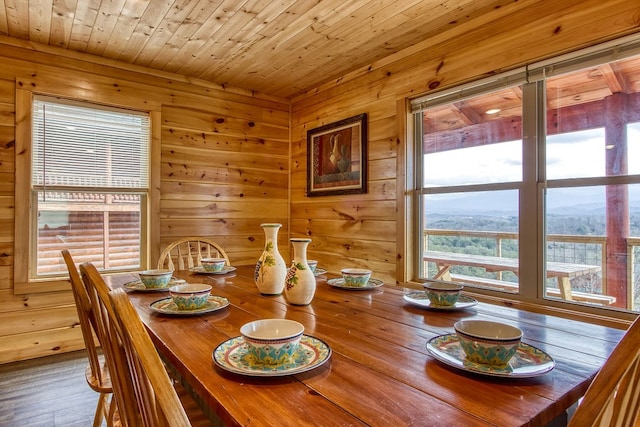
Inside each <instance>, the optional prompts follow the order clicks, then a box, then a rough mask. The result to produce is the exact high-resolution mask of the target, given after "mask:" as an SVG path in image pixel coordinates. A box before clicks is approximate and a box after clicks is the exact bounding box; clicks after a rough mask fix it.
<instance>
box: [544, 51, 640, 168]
mask: <svg viewBox="0 0 640 427" xmlns="http://www.w3.org/2000/svg"><path fill="white" fill-rule="evenodd" d="M637 63H638V57H635V58H629V59H625V60H620V61H616V62H612V63H609V64H602V65H599V66H594V67H589V68H585V69H583V70H580V71H576V72H572V73H568V74H563V75H560V76H557V77H552V78H549V79H548V80H547V81H546V87H547V90H546V95H547V129H546V132H547V159H546V166H547V179H561V178H584V177H601V176H620V175H628V174H638V173H640V156H638V155H637V154H638V151H640V149H639V148H638V145H640V137H639V136H640V127H639V126H638V122H639V121H640V113H639V112H640V101H639V99H640V98H638V97H637V96H636V95H637V93H638V90H637V89H638V88H640V84H639V83H640V81H637V80H635V81H634V80H633V79H634V78H636V77H634V76H637V75H638V73H632V72H631V71H632V70H635V69H637ZM636 79H637V78H636ZM618 85H622V87H618ZM632 153H636V155H632Z"/></svg>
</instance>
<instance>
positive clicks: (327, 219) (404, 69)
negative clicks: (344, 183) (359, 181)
mask: <svg viewBox="0 0 640 427" xmlns="http://www.w3.org/2000/svg"><path fill="white" fill-rule="evenodd" d="M478 19H479V21H471V22H468V23H464V24H461V25H459V26H456V27H454V28H453V29H451V30H450V31H448V32H444V33H442V34H439V35H437V36H434V37H433V38H431V39H429V40H427V41H425V42H423V43H420V44H418V45H415V46H414V47H412V48H409V49H406V50H405V51H402V52H399V53H396V54H393V55H390V56H389V57H387V58H386V59H383V60H381V61H379V62H377V63H375V64H372V65H371V66H368V67H366V68H362V69H360V70H358V71H356V72H353V73H351V74H349V75H347V76H344V77H343V78H340V79H338V80H336V81H334V82H330V83H328V84H325V85H324V86H322V87H319V88H316V89H314V90H312V91H309V92H308V93H306V94H303V95H301V96H299V97H296V98H294V99H293V102H292V117H291V122H292V131H291V133H292V162H291V174H292V177H291V178H292V179H291V182H292V184H291V187H292V188H291V190H292V192H291V233H292V235H298V236H300V235H305V236H309V237H311V238H312V239H313V241H312V243H311V244H310V246H309V257H311V258H314V259H318V260H319V265H321V266H322V267H324V268H327V269H329V270H330V271H339V270H340V268H341V267H343V266H362V267H369V268H371V269H372V270H373V271H374V275H373V276H374V277H377V278H380V279H383V280H385V281H390V282H393V281H396V280H400V281H402V280H403V279H404V273H405V271H404V268H405V265H406V263H407V261H408V260H407V259H406V256H405V251H404V236H405V227H406V221H405V212H404V209H405V188H406V187H405V183H404V182H405V180H406V164H407V159H406V158H405V155H404V149H405V143H406V141H405V137H404V136H405V127H406V123H407V114H406V111H407V109H406V101H407V99H409V98H412V97H416V96H419V95H423V94H426V93H429V92H433V91H436V90H441V89H443V88H445V87H451V86H455V85H457V84H460V83H463V82H466V81H470V80H475V79H478V78H481V77H486V76H489V75H491V74H493V73H497V72H500V71H505V70H508V69H510V68H515V67H517V66H522V65H524V64H526V63H531V62H535V61H538V60H541V59H544V58H548V57H552V56H555V55H557V54H560V53H566V52H569V51H572V50H575V49H577V48H582V47H586V46H589V45H592V44H595V43H597V42H602V41H605V40H609V39H612V38H615V37H617V36H621V35H627V34H629V33H633V32H638V31H640V9H639V8H638V4H637V2H629V1H627V0H610V1H604V2H603V1H600V0H595V1H594V0H587V1H581V2H573V1H568V0H558V1H553V2H552V1H519V2H511V3H510V4H507V5H505V6H503V7H502V8H499V9H498V8H497V9H496V10H495V11H494V12H493V13H492V14H490V15H486V16H483V17H480V18H478ZM361 113H367V114H368V120H369V146H368V147H369V192H368V194H363V195H356V196H330V197H312V198H307V197H306V196H305V191H306V187H305V182H306V160H305V158H306V132H307V130H309V129H313V128H316V127H318V126H321V125H324V124H327V123H332V122H335V121H338V120H341V119H344V118H347V117H351V116H355V115H357V114H361Z"/></svg>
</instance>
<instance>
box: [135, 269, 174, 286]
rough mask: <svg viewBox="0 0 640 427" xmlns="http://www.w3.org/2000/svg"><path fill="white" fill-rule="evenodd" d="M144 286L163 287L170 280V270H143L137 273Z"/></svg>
mask: <svg viewBox="0 0 640 427" xmlns="http://www.w3.org/2000/svg"><path fill="white" fill-rule="evenodd" d="M138 276H140V281H141V282H142V284H143V285H144V286H145V287H146V288H164V287H166V286H167V285H168V284H169V282H170V281H171V277H172V276H173V271H172V270H145V271H141V272H139V273H138Z"/></svg>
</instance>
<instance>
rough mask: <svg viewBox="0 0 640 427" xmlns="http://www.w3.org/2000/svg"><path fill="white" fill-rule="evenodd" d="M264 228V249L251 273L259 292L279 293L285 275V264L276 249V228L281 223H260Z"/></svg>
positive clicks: (278, 228)
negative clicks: (253, 271)
mask: <svg viewBox="0 0 640 427" xmlns="http://www.w3.org/2000/svg"><path fill="white" fill-rule="evenodd" d="M260 227H262V229H263V230H264V237H265V243H264V250H263V251H262V254H261V255H260V258H259V259H258V263H257V264H256V270H255V273H254V275H253V278H254V279H255V282H256V286H257V287H258V290H259V291H260V293H261V294H264V295H280V294H281V293H282V290H283V289H284V282H285V278H286V277H287V265H286V264H285V262H284V258H282V255H280V252H279V251H278V230H280V227H282V224H276V223H265V224H260Z"/></svg>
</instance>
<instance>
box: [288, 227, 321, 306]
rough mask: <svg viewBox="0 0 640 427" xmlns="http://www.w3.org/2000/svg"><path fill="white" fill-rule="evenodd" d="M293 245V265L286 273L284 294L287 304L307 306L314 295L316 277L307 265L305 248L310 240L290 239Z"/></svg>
mask: <svg viewBox="0 0 640 427" xmlns="http://www.w3.org/2000/svg"><path fill="white" fill-rule="evenodd" d="M290 240H291V243H292V244H293V263H292V264H291V267H289V271H288V272H287V279H286V281H285V284H286V285H285V289H284V294H285V296H286V297H287V301H289V304H293V305H307V304H309V303H310V302H311V300H312V299H313V296H314V295H315V293H316V276H314V274H313V272H312V271H311V268H310V267H309V264H307V246H308V245H309V243H310V242H311V239H305V238H294V239H290Z"/></svg>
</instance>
